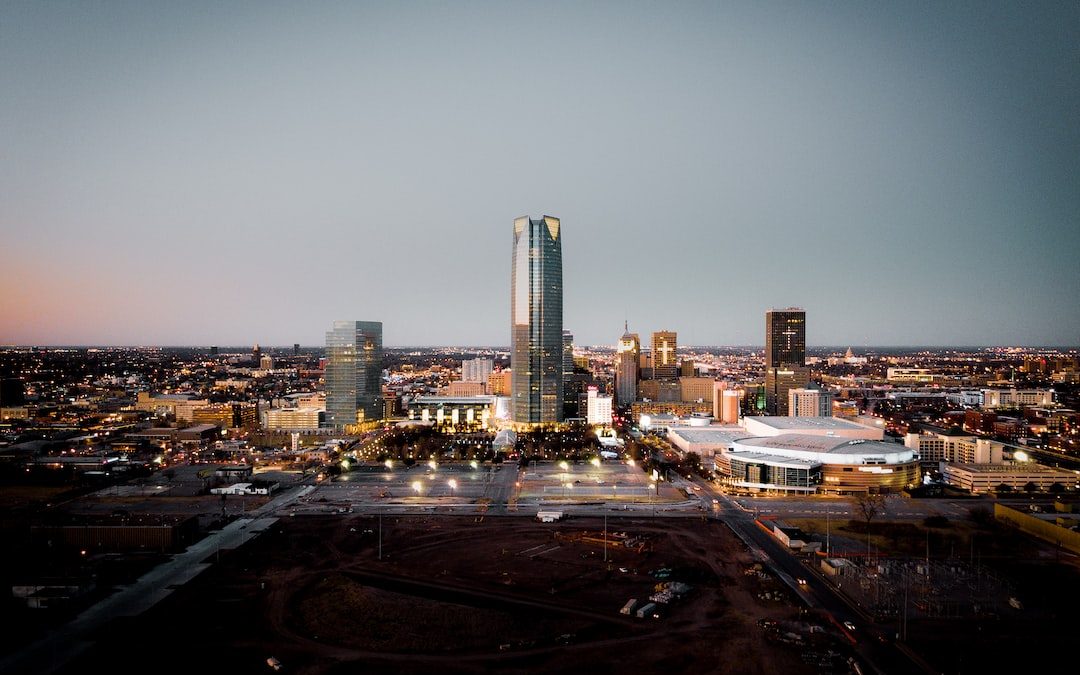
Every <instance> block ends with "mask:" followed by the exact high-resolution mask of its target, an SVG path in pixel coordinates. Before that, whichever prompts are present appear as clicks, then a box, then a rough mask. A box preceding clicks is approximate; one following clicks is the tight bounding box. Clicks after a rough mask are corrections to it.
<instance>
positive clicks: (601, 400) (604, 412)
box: [585, 387, 612, 427]
mask: <svg viewBox="0 0 1080 675" xmlns="http://www.w3.org/2000/svg"><path fill="white" fill-rule="evenodd" d="M585 409H586V420H585V421H587V422H588V423H589V424H593V425H601V426H605V427H609V426H611V410H612V399H611V397H610V396H601V395H600V392H599V391H598V390H597V388H596V387H589V392H588V403H586V406H585Z"/></svg>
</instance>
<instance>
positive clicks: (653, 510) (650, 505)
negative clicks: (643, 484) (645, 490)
mask: <svg viewBox="0 0 1080 675" xmlns="http://www.w3.org/2000/svg"><path fill="white" fill-rule="evenodd" d="M653 490H656V491H657V492H659V488H658V487H657V484H656V483H649V508H651V509H652V514H653V515H654V516H655V515H656V504H654V503H653Z"/></svg>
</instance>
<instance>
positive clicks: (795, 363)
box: [765, 307, 810, 415]
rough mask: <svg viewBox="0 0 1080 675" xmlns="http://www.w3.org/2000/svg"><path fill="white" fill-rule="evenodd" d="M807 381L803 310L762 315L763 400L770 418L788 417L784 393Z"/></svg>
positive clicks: (803, 385)
mask: <svg viewBox="0 0 1080 675" xmlns="http://www.w3.org/2000/svg"><path fill="white" fill-rule="evenodd" d="M809 382H810V371H809V370H807V368H806V311H805V310H803V309H800V308H798V307H788V308H787V309H772V310H769V311H768V312H765V397H766V409H767V410H768V411H769V413H770V414H773V415H787V414H788V392H789V391H791V390H792V389H799V388H803V387H805V386H806V385H807V384H809Z"/></svg>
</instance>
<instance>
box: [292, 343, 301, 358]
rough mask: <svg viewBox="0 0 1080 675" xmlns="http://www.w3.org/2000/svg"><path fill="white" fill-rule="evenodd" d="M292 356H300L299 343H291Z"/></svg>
mask: <svg viewBox="0 0 1080 675" xmlns="http://www.w3.org/2000/svg"><path fill="white" fill-rule="evenodd" d="M292 355H293V356H300V343H299V342H294V343H293V346H292Z"/></svg>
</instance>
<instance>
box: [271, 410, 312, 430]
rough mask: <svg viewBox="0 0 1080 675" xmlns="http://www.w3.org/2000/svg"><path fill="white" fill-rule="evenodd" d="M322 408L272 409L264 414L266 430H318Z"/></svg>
mask: <svg viewBox="0 0 1080 675" xmlns="http://www.w3.org/2000/svg"><path fill="white" fill-rule="evenodd" d="M325 413H326V410H325V409H324V408H273V409H271V410H268V411H267V412H266V428H267V429H273V430H277V431H306V430H309V429H318V428H319V426H320V423H321V422H322V420H323V417H324V415H325Z"/></svg>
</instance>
